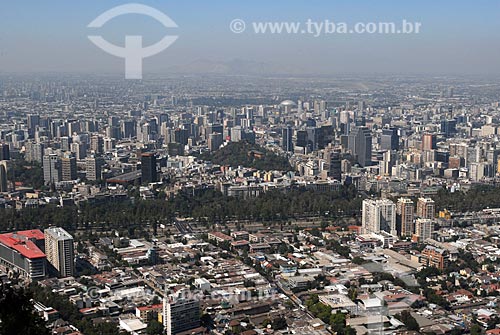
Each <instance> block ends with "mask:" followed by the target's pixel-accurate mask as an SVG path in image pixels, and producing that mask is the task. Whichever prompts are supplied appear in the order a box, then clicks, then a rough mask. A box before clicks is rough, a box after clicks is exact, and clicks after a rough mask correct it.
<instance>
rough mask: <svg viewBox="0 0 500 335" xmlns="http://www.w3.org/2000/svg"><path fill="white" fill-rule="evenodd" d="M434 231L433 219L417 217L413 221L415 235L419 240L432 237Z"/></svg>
mask: <svg viewBox="0 0 500 335" xmlns="http://www.w3.org/2000/svg"><path fill="white" fill-rule="evenodd" d="M433 231H434V221H433V220H430V219H417V221H416V222H415V235H417V236H418V240H419V242H423V241H425V240H426V239H428V238H432V232H433Z"/></svg>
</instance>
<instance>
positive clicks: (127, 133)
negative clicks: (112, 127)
mask: <svg viewBox="0 0 500 335" xmlns="http://www.w3.org/2000/svg"><path fill="white" fill-rule="evenodd" d="M121 132H122V134H121V135H122V138H132V137H134V136H136V127H135V121H134V120H125V121H123V122H122V124H121Z"/></svg>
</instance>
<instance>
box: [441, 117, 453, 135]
mask: <svg viewBox="0 0 500 335" xmlns="http://www.w3.org/2000/svg"><path fill="white" fill-rule="evenodd" d="M441 133H443V135H444V136H445V137H451V136H452V135H454V134H456V133H457V120H454V119H453V120H443V121H441Z"/></svg>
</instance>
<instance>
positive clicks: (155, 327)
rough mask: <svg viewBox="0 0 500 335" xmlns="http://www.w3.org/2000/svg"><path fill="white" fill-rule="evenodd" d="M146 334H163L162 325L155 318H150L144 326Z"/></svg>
mask: <svg viewBox="0 0 500 335" xmlns="http://www.w3.org/2000/svg"><path fill="white" fill-rule="evenodd" d="M146 334H148V335H161V334H163V325H162V324H161V323H160V322H158V321H157V320H151V321H149V323H148V326H147V327H146Z"/></svg>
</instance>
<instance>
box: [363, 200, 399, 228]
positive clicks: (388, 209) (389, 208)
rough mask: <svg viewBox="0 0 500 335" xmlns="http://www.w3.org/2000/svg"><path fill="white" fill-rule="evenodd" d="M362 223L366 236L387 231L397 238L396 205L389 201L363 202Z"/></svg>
mask: <svg viewBox="0 0 500 335" xmlns="http://www.w3.org/2000/svg"><path fill="white" fill-rule="evenodd" d="M361 223H362V231H363V233H364V234H368V233H379V232H381V231H385V232H387V233H390V234H391V235H394V236H396V235H397V230H396V205H395V204H394V203H393V202H392V201H391V200H389V199H379V200H372V199H366V200H363V216H362V221H361Z"/></svg>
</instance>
